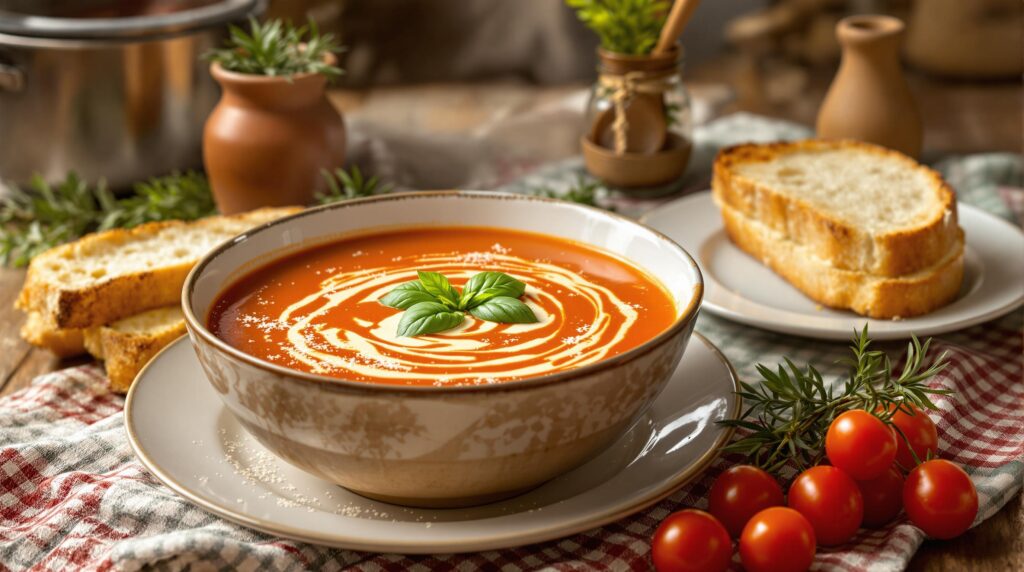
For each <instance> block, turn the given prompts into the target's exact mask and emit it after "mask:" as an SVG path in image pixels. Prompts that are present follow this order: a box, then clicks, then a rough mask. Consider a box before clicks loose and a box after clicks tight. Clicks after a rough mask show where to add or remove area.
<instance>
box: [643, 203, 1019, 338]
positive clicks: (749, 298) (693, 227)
mask: <svg viewBox="0 0 1024 572" xmlns="http://www.w3.org/2000/svg"><path fill="white" fill-rule="evenodd" d="M959 215H960V226H961V227H963V229H964V234H965V235H966V247H965V253H964V283H963V286H962V287H961V289H960V295H959V297H958V298H957V299H956V300H955V301H954V302H953V303H951V304H949V305H948V306H945V307H942V308H939V309H938V310H936V311H934V312H932V313H930V314H926V315H924V316H918V317H914V318H908V319H902V320H877V319H871V318H865V317H864V316H859V315H857V314H854V313H853V312H847V311H842V310H832V309H829V308H823V307H821V306H820V305H818V304H817V303H816V302H814V301H813V300H811V299H810V298H808V297H806V296H804V295H803V294H802V293H801V292H800V291H799V290H797V289H796V288H794V287H793V286H791V285H790V284H789V283H788V282H786V281H785V280H784V279H782V278H781V277H779V276H778V275H777V274H775V273H774V272H772V271H771V270H770V269H768V267H766V266H764V265H763V264H761V263H760V262H759V261H758V260H756V259H755V258H753V257H751V256H750V255H748V254H747V253H745V252H743V251H742V250H740V249H739V248H737V247H736V246H735V245H733V244H732V242H730V241H729V237H728V236H727V235H726V233H725V228H724V227H723V226H722V219H721V216H720V215H719V213H718V207H716V206H715V203H714V201H713V200H712V198H711V192H710V191H707V192H701V193H696V194H693V195H690V196H687V197H685V198H682V199H679V200H677V201H673V202H671V203H668V204H666V205H664V206H661V207H659V208H657V209H654V210H653V211H651V212H650V213H648V214H647V215H645V216H644V217H643V218H642V219H641V222H644V223H646V224H647V225H648V226H651V227H653V228H654V229H656V230H659V231H661V232H662V233H664V234H666V235H668V236H669V237H670V238H672V239H673V240H675V241H676V242H678V243H679V244H680V245H681V246H682V247H683V248H685V249H686V250H687V251H688V252H689V253H690V255H691V256H693V257H694V258H695V259H696V260H697V264H698V265H699V266H700V270H701V273H702V274H703V275H704V288H705V290H704V305H703V308H704V309H705V310H707V311H709V312H711V313H713V314H716V315H718V316H721V317H723V318H727V319H729V320H732V321H735V322H740V323H742V324H748V325H751V326H757V327H759V328H764V329H766V330H772V331H776V332H782V333H786V334H795V335H799V336H807V337H813V338H824V339H831V340H848V339H850V336H851V335H852V333H853V331H854V330H859V329H861V328H863V327H864V324H865V322H866V323H867V324H868V329H869V330H870V332H871V337H872V338H875V339H879V340H893V339H905V338H909V337H910V336H911V335H912V334H913V335H917V336H929V335H935V334H941V333H943V332H950V331H954V330H959V329H963V328H966V327H968V326H973V325H975V324H980V323H982V322H985V321H988V320H991V319H993V318H997V317H999V316H1002V315H1003V314H1006V313H1007V312H1010V311H1012V310H1014V309H1015V308H1017V307H1019V306H1020V305H1021V304H1022V303H1024V233H1022V232H1021V230H1020V229H1019V228H1017V227H1015V226H1013V225H1012V224H1010V223H1008V222H1006V221H1004V220H1002V219H1000V218H998V217H996V216H994V215H991V214H989V213H987V212H985V211H983V210H981V209H978V208H976V207H972V206H970V205H965V204H962V203H961V204H960V205H959Z"/></svg>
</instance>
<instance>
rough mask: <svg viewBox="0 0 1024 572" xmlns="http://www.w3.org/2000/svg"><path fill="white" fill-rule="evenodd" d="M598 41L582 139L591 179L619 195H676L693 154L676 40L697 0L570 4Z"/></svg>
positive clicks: (601, 0) (603, 0) (609, 0)
mask: <svg viewBox="0 0 1024 572" xmlns="http://www.w3.org/2000/svg"><path fill="white" fill-rule="evenodd" d="M566 4H568V5H569V6H570V7H572V8H574V9H575V10H576V12H577V15H578V16H579V18H580V20H581V21H582V22H583V23H584V24H586V25H587V26H588V27H589V28H591V29H592V30H593V31H594V32H595V33H597V35H598V37H599V38H600V40H601V46H600V48H599V49H598V58H599V61H600V65H599V68H598V79H597V81H596V82H595V84H594V86H593V88H592V89H591V92H590V99H589V101H588V104H587V110H586V122H585V125H586V126H587V127H586V130H585V132H584V133H583V135H582V137H581V138H580V145H581V147H582V150H583V158H584V164H585V165H586V168H587V171H589V172H590V174H591V175H593V176H595V177H597V178H598V179H601V180H602V181H604V182H605V183H606V184H607V185H609V186H611V187H615V188H618V189H621V190H626V189H630V190H631V189H637V188H642V189H644V192H645V193H650V192H651V191H652V189H653V190H654V191H655V192H658V191H659V187H660V188H661V189H660V190H664V191H670V190H672V188H673V187H672V183H674V182H675V181H677V180H678V179H679V178H680V176H681V175H682V174H683V172H684V171H685V169H686V165H687V162H688V160H689V155H690V147H691V145H690V137H691V131H692V125H691V120H690V99H689V95H688V93H687V91H686V88H685V86H684V85H683V82H682V76H681V72H680V70H681V65H680V62H681V51H680V49H679V47H678V46H677V44H676V42H677V39H678V36H679V33H680V32H681V30H682V27H683V25H685V23H686V20H687V19H688V18H689V16H690V14H692V11H693V9H694V8H695V7H696V0H676V2H675V3H673V2H671V1H666V0H566Z"/></svg>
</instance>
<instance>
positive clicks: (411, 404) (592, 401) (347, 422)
mask: <svg viewBox="0 0 1024 572" xmlns="http://www.w3.org/2000/svg"><path fill="white" fill-rule="evenodd" d="M423 225H447V226H453V225H456V226H458V225H464V226H470V225H472V226H491V227H498V228H510V229H518V230H526V231H534V232H540V233H546V234H549V235H554V236H558V237H564V238H568V239H572V240H575V241H578V242H581V243H584V244H589V245H593V246H596V247H599V248H601V249H604V250H606V251H610V252H612V253H614V254H617V255H619V256H621V257H623V258H625V259H626V260H629V261H630V262H632V263H633V264H635V265H636V266H638V267H640V268H642V269H644V270H646V271H647V272H648V273H649V274H651V275H653V276H654V277H656V278H657V279H659V280H660V281H661V282H662V283H663V284H664V285H665V287H666V288H667V290H668V291H669V293H670V294H671V296H672V297H673V298H674V300H675V303H676V307H677V316H676V317H675V320H674V322H673V323H672V324H671V325H670V326H669V327H668V328H667V329H666V330H665V331H663V332H661V333H660V334H659V335H657V336H656V337H654V338H652V339H650V340H648V341H647V342H645V343H643V344H641V345H640V346H638V347H636V348H634V349H632V350H630V351H627V352H624V353H622V354H619V355H616V356H613V357H610V358H608V359H606V360H603V361H600V362H597V363H594V364H591V365H588V366H583V367H580V368H577V369H571V370H565V371H562V372H559V373H554V374H549V375H542V376H539V377H532V378H528V379H523V380H518V381H509V382H503V383H497V384H491V385H474V386H465V387H434V386H409V387H406V386H391V385H376V384H369V383H361V382H353V381H345V380H340V379H337V378H331V377H324V376H319V375H315V374H310V373H304V372H301V371H296V370H292V369H287V368H284V367H281V366H278V365H274V364H271V363H269V362H267V361H264V360H261V359H259V358H257V357H254V356H251V355H248V354H245V353H243V352H241V351H240V350H238V349H235V348H233V347H231V346H229V345H228V344H227V343H225V342H223V341H222V340H220V339H219V338H217V337H215V336H214V335H213V334H212V333H211V332H210V331H209V330H208V329H207V316H208V315H209V312H210V310H211V306H212V305H213V304H214V302H215V300H216V299H217V296H218V294H220V293H221V291H222V289H223V288H225V287H226V286H227V285H228V284H230V283H231V282H232V281H233V280H234V279H235V278H237V277H239V276H240V275H243V274H245V273H246V272H248V271H250V270H252V269H254V268H258V267H260V266H262V265H264V264H266V263H268V262H270V261H272V260H274V259H277V258H279V257H281V256H284V255H287V254H288V253H289V252H294V251H297V250H302V249H304V248H307V247H309V246H311V245H315V244H319V243H324V242H329V241H333V240H337V239H339V238H342V237H344V236H345V235H347V234H356V233H358V234H364V233H366V232H367V231H371V230H373V229H375V228H395V227H396V226H398V227H401V226H423ZM702 293H703V282H702V279H701V275H700V271H699V270H698V269H697V265H696V263H695V262H694V261H693V259H692V258H690V256H689V255H688V254H687V253H686V252H685V251H683V249H682V248H680V247H679V246H678V245H677V244H675V243H674V242H672V241H671V240H670V239H668V238H666V237H665V236H663V235H661V234H659V233H657V232H655V231H653V230H651V229H649V228H647V227H645V226H643V225H640V224H638V223H636V222H633V221H631V220H629V219H626V218H623V217H620V216H617V215H615V214H612V213H608V212H605V211H602V210H599V209H595V208H591V207H586V206H582V205H578V204H572V203H567V202H561V201H553V200H549V199H540V198H536V197H526V196H520V195H506V194H499V193H480V192H427V193H408V194H397V195H387V196H382V197H374V198H369V199H363V200H355V201H349V202H344V203H338V204H334V205H328V206H324V207H320V208H316V209H311V210H308V211H305V212H302V213H299V214H297V215H294V216H291V217H288V218H284V219H281V220H279V221H275V222H272V223H269V224H267V225H264V226H262V227H259V228H256V229H254V230H252V231H250V232H247V233H245V234H243V235H241V236H239V237H237V238H235V239H234V240H231V241H229V242H227V243H225V244H223V245H221V246H220V247H218V248H217V249H215V250H214V251H213V252H211V253H210V254H209V255H207V256H206V257H205V258H204V259H203V260H202V261H200V262H199V264H198V265H197V266H196V267H195V268H194V269H193V271H192V273H191V274H190V275H189V277H188V279H187V281H186V283H185V288H184V291H183V304H184V311H185V317H186V323H187V325H188V331H189V336H190V338H191V341H192V344H193V346H194V347H195V351H196V354H197V355H198V357H199V361H200V363H201V364H202V367H203V370H204V371H205V373H206V376H207V377H208V379H209V381H210V383H211V384H212V385H213V387H214V388H216V390H217V392H218V394H219V395H220V397H221V399H222V400H223V402H224V405H225V406H226V407H227V409H228V410H229V411H230V412H231V413H232V414H233V415H234V416H235V417H236V418H237V419H238V421H239V422H240V423H241V424H242V425H243V426H244V427H245V428H246V429H247V430H248V431H249V432H250V433H251V434H252V435H253V436H254V437H255V438H256V439H258V440H259V441H260V442H261V443H262V444H263V445H264V446H266V447H267V448H268V449H269V450H271V451H273V452H274V453H276V454H277V455H279V456H280V457H282V458H283V459H285V460H287V461H289V462H290V463H292V464H294V465H296V466H298V467H300V468H302V469H304V470H306V471H308V472H310V473H312V474H314V475H317V476H319V477H321V478H323V479H326V480H328V481H331V482H334V483H337V484H339V485H341V486H343V487H345V488H348V489H350V490H352V491H355V492H357V493H360V494H362V495H365V496H367V497H371V498H375V499H379V500H384V501H388V502H393V503H397V504H406V505H413V506H428V507H429V506H433V507H445V506H468V505H472V504H480V503H484V502H488V501H491V500H497V499H500V498H504V497H508V496H511V495H514V494H516V493H519V492H522V491H525V490H527V489H530V488H532V487H534V486H537V485H539V484H541V483H543V482H544V481H546V480H548V479H551V478H553V477H555V476H557V475H559V474H561V473H563V472H566V471H568V470H569V469H572V468H574V467H576V466H578V465H580V464H581V463H583V462H584V461H586V460H588V459H589V458H591V457H592V456H594V455H595V454H596V453H598V452H600V451H601V450H602V449H603V448H605V447H606V446H608V445H610V444H611V443H612V442H614V441H615V440H616V439H617V438H618V437H619V436H621V435H622V434H623V433H624V432H625V431H626V430H627V429H628V428H629V427H630V426H631V425H632V424H633V423H634V422H635V421H636V420H637V419H638V418H639V417H640V415H641V414H642V413H643V412H644V411H645V410H646V409H647V407H648V406H649V405H650V404H651V402H652V401H653V400H654V398H655V397H657V395H658V393H659V392H661V390H662V389H663V387H664V386H665V384H666V383H667V381H668V379H669V377H670V376H671V375H672V373H673V371H674V370H675V368H676V365H677V364H678V362H679V360H680V358H681V357H682V354H683V351H684V349H685V348H686V343H687V341H688V340H689V338H690V334H691V333H692V331H693V326H694V322H695V321H696V318H697V311H698V309H699V307H700V302H701V298H702Z"/></svg>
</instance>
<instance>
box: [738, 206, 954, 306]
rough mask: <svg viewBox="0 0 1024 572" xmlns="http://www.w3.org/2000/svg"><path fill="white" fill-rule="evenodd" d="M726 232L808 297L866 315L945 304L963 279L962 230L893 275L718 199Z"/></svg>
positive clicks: (824, 303) (741, 246)
mask: <svg viewBox="0 0 1024 572" xmlns="http://www.w3.org/2000/svg"><path fill="white" fill-rule="evenodd" d="M719 207H720V208H721V211H722V219H723V220H724V222H725V229H726V232H727V233H728V234H729V238H730V239H732V241H733V242H734V243H735V244H736V245H738V246H739V247H740V248H742V249H743V250H745V251H746V252H748V253H749V254H751V255H753V256H754V257H756V258H757V259H758V260H760V261H762V262H763V263H764V264H765V265H767V266H768V267H769V268H771V269H772V270H774V271H775V272H776V273H777V274H779V275H781V276H782V277H783V278H785V279H786V280H788V281H789V282H790V283H791V284H793V285H794V286H796V287H797V288H798V289H799V290H800V291H802V292H803V293H805V294H807V296H809V297H810V298H811V299H813V300H815V301H817V302H819V303H821V304H823V305H825V306H829V307H832V308H839V309H849V310H853V311H854V312H857V313H858V314H862V315H865V316H870V317H872V318H894V319H895V318H908V317H911V316H917V315H920V314H926V313H928V312H931V311H932V310H934V309H936V308H938V307H940V306H943V305H945V304H948V303H949V302H950V301H952V300H953V299H954V298H956V295H957V293H958V292H959V290H960V282H961V280H962V279H963V267H964V247H963V235H962V234H958V237H957V242H956V244H954V246H953V248H951V249H950V250H949V251H948V252H946V254H945V256H943V257H942V258H940V259H939V261H938V262H936V263H935V264H934V265H932V266H931V267H929V268H924V269H921V270H918V271H917V272H914V273H911V274H906V275H903V276H898V277H890V276H877V275H872V274H866V273H863V272H856V271H851V270H845V269H842V268H837V267H835V266H834V265H833V264H832V263H831V262H830V261H828V260H825V259H822V258H821V257H819V256H818V255H817V253H816V252H815V251H814V250H813V249H812V248H810V247H808V246H804V245H800V244H797V243H796V242H794V241H792V240H789V239H787V238H786V237H785V235H784V234H783V233H781V232H778V231H776V230H774V229H772V228H770V227H768V225H766V224H764V223H762V222H760V221H755V220H752V219H750V218H748V217H745V216H744V215H743V214H742V213H741V212H740V211H738V210H737V209H734V208H732V207H730V206H728V205H725V204H719Z"/></svg>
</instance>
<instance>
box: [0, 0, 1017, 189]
mask: <svg viewBox="0 0 1024 572" xmlns="http://www.w3.org/2000/svg"><path fill="white" fill-rule="evenodd" d="M260 12H262V13H263V14H264V16H267V17H283V18H290V19H291V20H293V21H295V22H301V21H304V20H306V19H307V18H310V19H313V20H315V21H316V22H317V23H318V24H319V25H320V27H321V29H322V30H324V31H330V32H333V33H335V34H337V35H338V36H339V37H340V38H341V40H342V43H344V44H345V45H346V46H347V50H346V52H345V53H344V54H342V64H343V67H344V68H345V69H346V74H345V75H344V76H343V77H342V78H341V79H340V80H339V81H338V82H337V83H336V85H335V87H334V88H333V90H332V94H331V99H332V102H333V103H334V104H335V105H336V106H338V107H339V108H340V109H341V110H342V111H343V112H344V114H345V117H346V121H347V122H348V127H349V131H350V138H351V141H352V145H351V146H350V153H349V161H350V162H356V163H358V164H361V165H363V166H364V167H365V168H366V169H367V170H369V171H371V172H377V173H381V174H382V176H384V177H386V178H388V179H390V180H392V181H394V182H395V183H396V184H397V185H398V186H399V187H404V188H439V187H476V188H492V187H495V186H499V185H501V184H505V183H507V182H509V181H511V180H514V179H515V178H517V177H520V176H522V175H523V174H525V173H529V172H531V171H532V170H535V169H536V168H538V167H539V166H540V165H543V164H545V163H549V162H552V161H559V160H563V159H566V158H568V157H572V156H574V155H577V154H578V152H579V148H578V137H579V134H580V132H581V129H582V126H581V121H582V119H581V114H582V110H583V107H584V105H585V98H586V90H587V87H588V86H589V85H590V84H591V83H592V82H593V80H594V77H595V75H596V73H595V66H596V58H595V48H596V45H597V38H596V36H595V35H594V34H593V33H592V32H590V31H589V30H587V29H585V28H584V26H583V25H582V24H581V23H580V22H579V21H578V20H577V18H576V15H575V13H574V12H573V11H572V10H571V9H570V8H568V7H566V6H565V4H564V3H563V2H561V1H560V0H515V1H510V0H372V1H371V0H270V1H269V2H268V3H266V4H262V3H261V2H256V1H253V0H248V1H246V0H221V1H213V0H185V1H172V0H74V1H71V0H0V178H3V179H7V180H16V181H18V180H25V179H26V178H27V176H28V175H29V173H30V172H40V173H43V174H44V176H46V177H50V178H59V177H62V176H63V175H64V173H65V172H66V171H67V170H68V169H69V168H75V169H77V170H79V171H82V172H83V173H82V174H83V175H84V176H85V177H86V178H90V179H95V178H98V177H104V178H106V179H107V180H108V181H111V182H112V184H113V186H115V187H118V186H124V185H126V184H128V182H130V181H133V180H139V179H141V178H144V177H145V176H148V175H152V174H160V173H163V172H167V171H169V170H171V169H172V168H184V167H189V166H198V165H200V162H199V161H198V155H197V149H196V148H195V147H194V145H191V143H192V142H194V141H196V140H197V138H198V136H199V133H200V131H201V127H202V120H203V119H204V117H205V113H206V112H208V109H209V108H210V106H212V102H214V101H215V99H216V96H217V91H216V86H215V85H213V84H212V82H211V81H209V78H208V73H207V71H206V65H205V63H203V62H201V61H200V60H199V55H200V54H201V53H202V52H203V51H205V50H207V49H209V47H211V46H213V45H217V43H218V42H219V41H221V39H222V38H221V37H220V36H218V35H217V34H213V33H209V30H211V29H214V28H216V27H217V26H218V25H219V28H217V29H219V30H222V29H223V22H224V21H244V17H245V15H246V14H249V13H260ZM869 12H870V13H885V14H892V15H896V16H898V17H900V18H901V19H903V20H904V21H905V22H906V23H907V35H906V41H905V49H904V54H905V56H904V57H905V64H906V67H907V69H908V74H909V79H910V82H911V87H912V89H913V91H914V95H915V97H916V98H917V100H918V103H919V105H920V107H921V111H922V114H923V116H924V121H925V151H924V156H923V159H924V160H934V159H937V158H940V157H942V156H944V155H947V154H951V153H964V152H979V151H1012V152H1015V153H1020V152H1021V150H1022V145H1024V143H1022V126H1024V117H1022V113H1021V108H1022V91H1021V74H1022V64H1024V56H1022V54H1024V47H1022V36H1024V3H1022V2H1021V1H1020V0H713V1H711V0H709V1H705V2H703V3H702V4H701V5H700V6H699V7H698V8H697V11H696V14H695V16H694V20H693V21H692V22H691V23H690V25H689V26H688V28H687V30H686V31H685V33H684V34H683V40H682V43H683V46H684V50H685V52H684V53H685V69H684V78H685V80H686V82H687V84H688V87H689V89H690V91H691V94H692V96H693V110H694V120H695V122H696V123H697V125H698V126H699V125H701V124H703V123H707V122H708V121H709V120H711V119H713V118H715V117H720V116H723V115H725V114H729V113H733V112H737V111H743V112H749V113H755V114H759V115H763V116H767V117H770V118H779V119H785V120H789V121H793V122H797V123H801V124H804V125H809V126H813V123H814V118H815V115H816V113H817V110H818V106H819V105H820V103H821V100H822V97H823V95H824V93H825V90H826V89H827V87H828V85H829V82H830V81H831V79H832V77H833V76H834V74H835V71H836V67H837V64H838V60H839V55H840V53H839V46H838V44H837V42H836V40H835V35H834V29H835V24H836V22H837V21H838V20H839V19H840V18H842V17H843V16H845V15H850V14H855V13H869ZM140 15H143V16H152V17H153V18H154V19H155V20H158V21H157V23H155V24H151V25H150V26H149V28H144V27H142V28H137V29H124V28H119V27H118V26H116V25H113V26H111V25H108V24H109V23H110V22H115V23H116V21H117V19H118V18H125V17H131V16H140ZM177 16H181V17H180V18H177V19H175V18H176V17H177ZM47 22H51V23H47ZM52 22H57V23H56V24H52ZM69 22H70V23H71V24H68V23H69ZM97 22H98V24H96V23H97ZM90 23H94V24H90ZM202 34H205V36H202ZM97 86H101V87H99V88H98V87H97ZM196 102H208V105H206V104H203V105H197V104H196ZM197 108H201V109H203V110H204V111H203V112H202V113H199V112H196V111H195V109H197ZM126 110H127V115H125V113H126ZM115 124H116V125H117V129H114V128H113V127H112V126H114V125H115ZM125 132H127V133H125Z"/></svg>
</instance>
